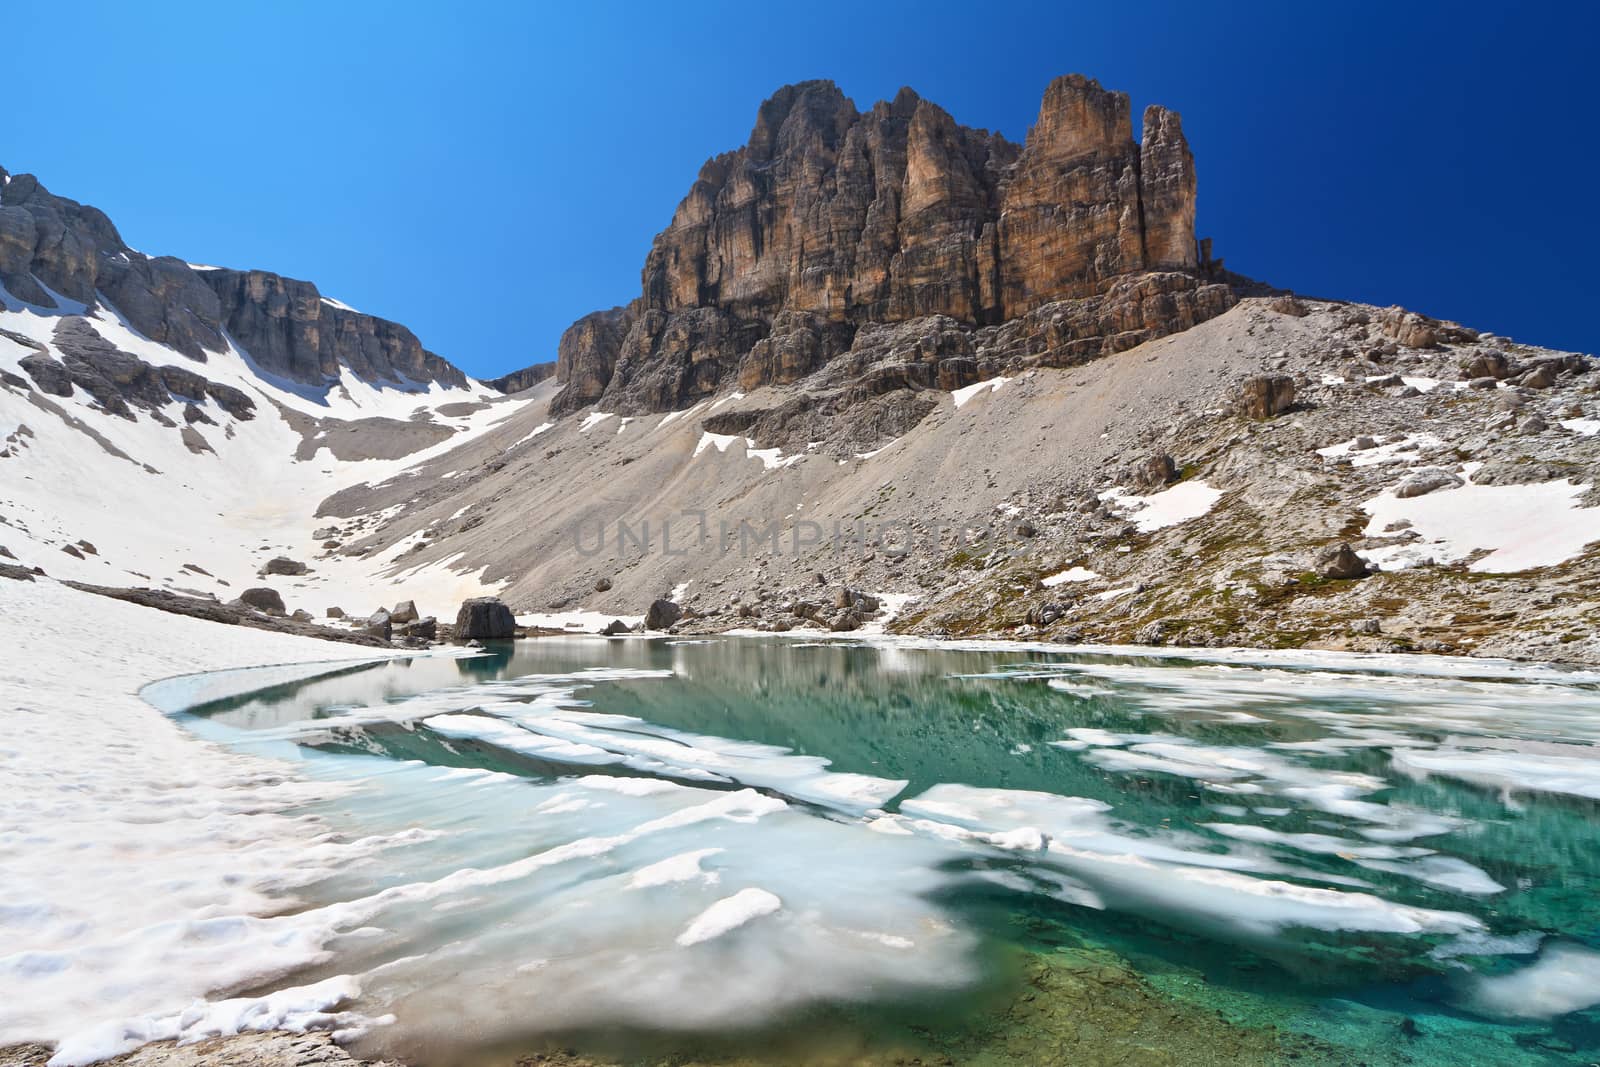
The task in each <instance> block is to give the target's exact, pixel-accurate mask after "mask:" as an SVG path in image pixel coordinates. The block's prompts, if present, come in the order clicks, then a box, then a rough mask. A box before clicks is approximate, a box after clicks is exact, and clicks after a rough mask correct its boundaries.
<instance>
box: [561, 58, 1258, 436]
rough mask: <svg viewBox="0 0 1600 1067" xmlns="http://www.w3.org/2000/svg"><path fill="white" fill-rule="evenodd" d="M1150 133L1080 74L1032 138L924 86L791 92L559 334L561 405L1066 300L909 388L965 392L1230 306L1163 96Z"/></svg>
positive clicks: (985, 320) (814, 363) (710, 389)
mask: <svg viewBox="0 0 1600 1067" xmlns="http://www.w3.org/2000/svg"><path fill="white" fill-rule="evenodd" d="M1142 132H1143V136H1142V141H1135V140H1134V139H1133V129H1132V122H1131V114H1130V103H1129V98H1128V96H1127V94H1125V93H1120V92H1113V91H1108V90H1106V89H1103V88H1102V87H1101V86H1100V84H1099V83H1098V82H1097V81H1095V80H1093V79H1091V78H1086V77H1084V76H1082V75H1076V74H1069V75H1063V76H1062V77H1059V78H1057V79H1055V80H1054V81H1052V82H1051V83H1050V86H1049V87H1048V88H1047V89H1046V91H1045V94H1044V97H1043V100H1042V102H1041V104H1040V109H1039V115H1038V119H1037V121H1036V122H1035V123H1034V125H1033V127H1032V128H1031V129H1030V131H1029V133H1028V136H1027V139H1026V141H1025V142H1024V144H1023V145H1021V146H1018V145H1014V144H1012V143H1011V142H1009V141H1007V140H1006V139H1005V138H1004V137H1003V136H1002V135H1000V134H996V133H991V132H990V131H987V130H982V129H974V128H969V127H965V126H961V125H959V124H957V123H956V122H955V121H954V120H953V119H952V118H951V117H950V115H949V114H948V113H947V112H945V111H944V110H943V109H942V108H939V107H938V106H937V105H935V104H933V103H932V102H930V101H928V100H925V99H924V98H922V97H921V96H919V95H918V94H917V93H916V92H915V91H913V90H911V89H909V88H907V89H902V90H900V92H899V93H898V94H896V96H895V98H894V99H893V100H892V101H879V102H878V103H876V104H874V105H873V106H872V107H871V108H869V109H868V110H866V111H860V110H858V109H857V107H856V105H855V104H854V103H853V102H852V101H851V100H849V98H847V97H846V96H845V95H844V94H843V93H842V92H841V91H840V90H839V89H838V87H837V86H836V85H834V84H833V83H832V82H831V81H826V80H813V81H805V82H799V83H796V84H794V85H789V86H784V87H783V88H780V89H779V90H778V91H777V92H775V93H774V94H773V95H772V96H771V97H769V98H768V99H767V100H766V101H765V102H763V103H762V105H761V106H760V108H758V110H757V116H756V121H755V125H754V127H753V129H752V131H751V134H750V137H749V139H748V141H747V143H746V144H745V145H743V146H741V147H740V148H737V149H734V150H732V151H729V152H724V153H721V154H719V155H716V156H713V157H712V158H711V159H709V160H707V161H706V163H705V164H704V165H703V166H702V167H701V169H700V172H699V174H698V176H697V177H696V179H695V181H694V182H693V184H692V185H691V187H690V190H689V192H688V194H687V195H686V196H685V197H684V199H683V200H682V201H681V202H680V204H679V205H678V207H677V209H676V211H675V212H674V214H673V217H672V220H671V222H670V223H669V225H668V226H667V228H666V229H664V230H662V231H661V232H660V233H659V234H658V235H657V236H656V238H655V240H654V242H653V245H652V248H651V251H650V253H649V254H648V256H647V257H646V261H645V264H644V267H643V269H642V272H641V293H640V295H639V296H638V297H636V298H635V299H634V300H633V301H631V302H630V303H629V304H628V305H626V306H624V307H622V308H620V309H613V310H612V311H610V312H605V313H598V312H597V313H594V314H591V315H588V316H585V317H584V318H582V319H580V320H578V322H577V323H575V324H574V325H573V326H572V327H571V328H569V330H568V331H567V332H566V333H565V334H564V335H563V337H562V339H561V343H560V346H559V351H558V358H557V372H556V377H557V380H558V381H559V382H561V383H562V384H563V385H564V386H566V388H565V389H564V390H563V392H562V393H561V395H560V396H559V397H558V398H557V400H556V403H555V406H554V408H553V410H554V411H556V412H558V413H565V412H568V411H574V410H577V409H579V408H581V407H584V406H587V405H588V404H591V403H599V404H600V405H601V406H602V407H604V408H605V409H607V410H615V411H619V412H623V413H626V414H642V413H645V412H650V411H665V410H672V409H673V408H675V407H681V406H683V405H686V404H688V403H692V402H693V401H694V400H696V399H699V398H701V397H703V396H708V395H711V394H712V393H714V392H715V391H716V390H717V388H718V387H719V386H721V385H722V384H723V383H725V382H726V381H728V380H731V379H734V378H737V380H738V381H739V384H740V387H741V388H744V389H749V388H755V387H757V386H759V385H761V384H764V383H767V382H775V383H784V382H792V381H797V380H798V379H799V378H801V377H804V376H805V375H806V374H808V373H810V372H812V371H815V370H817V369H819V368H821V367H824V366H826V365H827V364H828V363H829V362H830V361H832V360H834V359H836V358H839V357H841V356H843V355H844V354H845V353H847V352H851V351H858V350H859V346H856V345H855V341H856V337H857V334H858V332H859V331H860V330H861V329H863V328H864V327H868V326H874V325H885V324H894V323H900V322H905V321H909V320H913V319H920V318H926V317H928V316H941V317H943V318H945V319H949V320H951V321H952V322H953V323H955V324H956V325H958V326H960V327H966V328H970V330H969V331H968V332H971V331H972V330H978V329H982V328H985V327H999V326H1003V325H1005V324H1006V323H1011V322H1017V321H1020V320H1023V319H1024V318H1025V317H1026V316H1028V315H1029V314H1031V313H1033V312H1036V311H1038V310H1040V309H1041V308H1043V307H1045V306H1046V305H1052V304H1063V305H1067V307H1065V308H1063V311H1065V312H1066V314H1065V317H1066V318H1067V319H1068V320H1070V325H1069V326H1068V328H1066V329H1064V330H1060V329H1058V330H1057V331H1056V333H1055V334H1054V335H1050V334H1047V333H1044V332H1043V331H1039V330H1034V331H1027V332H1028V333H1029V336H1027V337H1026V338H1024V339H1023V343H1022V344H1020V345H1012V346H1009V347H1007V346H1005V345H1000V346H995V345H987V346H986V345H983V344H982V343H981V342H980V343H978V344H976V345H971V344H969V345H962V346H959V347H962V348H965V349H971V350H970V351H960V352H944V353H939V354H935V355H931V356H929V357H927V358H924V359H922V360H919V361H917V362H920V363H922V364H924V367H922V368H921V373H920V374H914V375H913V380H912V381H911V382H910V383H909V384H911V385H913V386H915V385H917V384H922V385H925V386H931V385H933V384H935V383H936V382H937V383H938V384H939V385H940V387H942V388H951V387H960V386H963V385H967V384H971V382H973V381H976V380H978V377H979V376H981V375H982V374H983V373H986V372H993V371H995V370H996V369H997V368H998V367H1000V366H1002V365H1004V366H1012V367H1014V366H1015V365H1017V364H1018V363H1019V362H1027V363H1030V364H1041V363H1042V364H1048V363H1050V362H1052V361H1054V362H1057V363H1061V362H1070V361H1073V360H1075V359H1077V358H1081V357H1082V356H1083V355H1086V354H1105V353H1106V352H1111V351H1118V350H1122V349H1125V348H1128V347H1132V346H1133V345H1134V344H1137V343H1140V342H1141V341H1144V340H1148V339H1150V338H1152V337H1155V336H1160V335H1162V334H1164V333H1169V332H1172V330H1173V329H1176V328H1183V327H1186V326H1188V325H1192V324H1193V323H1195V322H1198V321H1203V320H1204V319H1205V318H1208V317H1210V316H1212V315H1215V314H1218V313H1220V312H1221V311H1223V310H1226V308H1227V307H1228V306H1230V305H1231V303H1232V300H1233V298H1234V294H1233V291H1232V283H1233V282H1236V281H1244V280H1242V279H1233V278H1230V277H1228V276H1226V275H1225V272H1224V270H1223V267H1222V263H1221V262H1220V261H1217V260H1213V259H1212V257H1211V254H1210V246H1209V242H1201V241H1198V240H1197V239H1196V237H1195V233H1194V212H1195V199H1196V188H1197V183H1196V177H1195V168H1194V157H1193V154H1192V152H1191V151H1190V149H1189V146H1188V142H1187V140H1186V139H1185V137H1184V134H1183V128H1182V120H1181V118H1180V117H1179V115H1178V113H1177V112H1174V111H1170V110H1168V109H1166V108H1164V107H1161V106H1159V105H1154V104H1152V105H1150V106H1149V107H1147V108H1146V109H1145V112H1144V115H1143V121H1142ZM952 357H954V358H952ZM986 357H987V358H986ZM873 361H874V362H882V360H873ZM901 362H904V361H901ZM985 363H989V364H993V366H989V367H984V366H983V364H985Z"/></svg>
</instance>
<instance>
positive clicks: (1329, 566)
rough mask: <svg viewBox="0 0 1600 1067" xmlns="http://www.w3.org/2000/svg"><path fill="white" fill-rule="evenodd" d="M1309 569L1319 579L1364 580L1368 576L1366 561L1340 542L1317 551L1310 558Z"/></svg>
mask: <svg viewBox="0 0 1600 1067" xmlns="http://www.w3.org/2000/svg"><path fill="white" fill-rule="evenodd" d="M1311 569H1312V570H1313V571H1314V572H1316V574H1317V576H1318V577H1321V578H1335V579H1343V578H1365V577H1366V576H1367V574H1368V569H1367V561H1366V560H1364V559H1362V558H1361V557H1360V556H1358V555H1356V550H1355V549H1353V548H1351V547H1350V546H1349V545H1347V544H1345V543H1344V542H1342V541H1341V542H1340V543H1339V544H1337V545H1324V546H1323V547H1322V548H1320V549H1318V550H1317V552H1316V555H1315V556H1314V557H1313V558H1312V562H1311Z"/></svg>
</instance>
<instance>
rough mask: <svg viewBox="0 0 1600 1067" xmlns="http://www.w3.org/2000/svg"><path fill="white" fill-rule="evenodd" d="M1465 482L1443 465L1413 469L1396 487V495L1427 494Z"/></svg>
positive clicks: (1403, 496) (1456, 486) (1453, 487)
mask: <svg viewBox="0 0 1600 1067" xmlns="http://www.w3.org/2000/svg"><path fill="white" fill-rule="evenodd" d="M1463 484H1464V483H1463V482H1462V480H1461V479H1460V478H1458V477H1457V476H1456V475H1454V474H1451V473H1450V472H1449V471H1447V470H1445V469H1444V468H1442V467H1424V468H1422V469H1421V470H1419V471H1413V472H1412V473H1410V474H1408V475H1406V476H1405V477H1404V478H1402V479H1401V480H1400V484H1399V485H1397V486H1395V487H1394V495H1395V496H1397V497H1401V498H1407V497H1413V496H1426V495H1427V494H1429V493H1432V492H1435V491H1436V490H1439V489H1455V488H1458V487H1459V486H1461V485H1463Z"/></svg>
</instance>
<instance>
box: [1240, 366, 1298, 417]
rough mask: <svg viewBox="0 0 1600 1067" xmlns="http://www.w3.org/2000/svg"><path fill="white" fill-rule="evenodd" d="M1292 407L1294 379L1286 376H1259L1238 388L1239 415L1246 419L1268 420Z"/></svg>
mask: <svg viewBox="0 0 1600 1067" xmlns="http://www.w3.org/2000/svg"><path fill="white" fill-rule="evenodd" d="M1292 407H1294V379H1293V378H1291V377H1289V376H1288V375H1287V374H1260V375H1256V376H1255V377H1252V378H1247V379H1245V381H1244V383H1243V384H1242V385H1241V386H1240V387H1239V413H1240V414H1241V415H1243V416H1244V417H1245V418H1247V419H1270V418H1272V417H1273V416H1274V415H1281V414H1283V413H1284V412H1285V411H1288V410H1289V409H1290V408H1292Z"/></svg>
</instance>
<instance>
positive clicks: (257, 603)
mask: <svg viewBox="0 0 1600 1067" xmlns="http://www.w3.org/2000/svg"><path fill="white" fill-rule="evenodd" d="M239 603H241V604H243V605H244V606H245V607H247V608H255V609H256V610H257V611H264V612H266V613H267V614H268V615H285V614H287V612H286V611H285V610H284V607H283V597H281V596H279V595H278V591H277V590H276V589H268V588H267V587H266V586H264V585H262V586H257V587H256V588H254V589H246V590H245V591H244V592H242V593H240V594H239Z"/></svg>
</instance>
